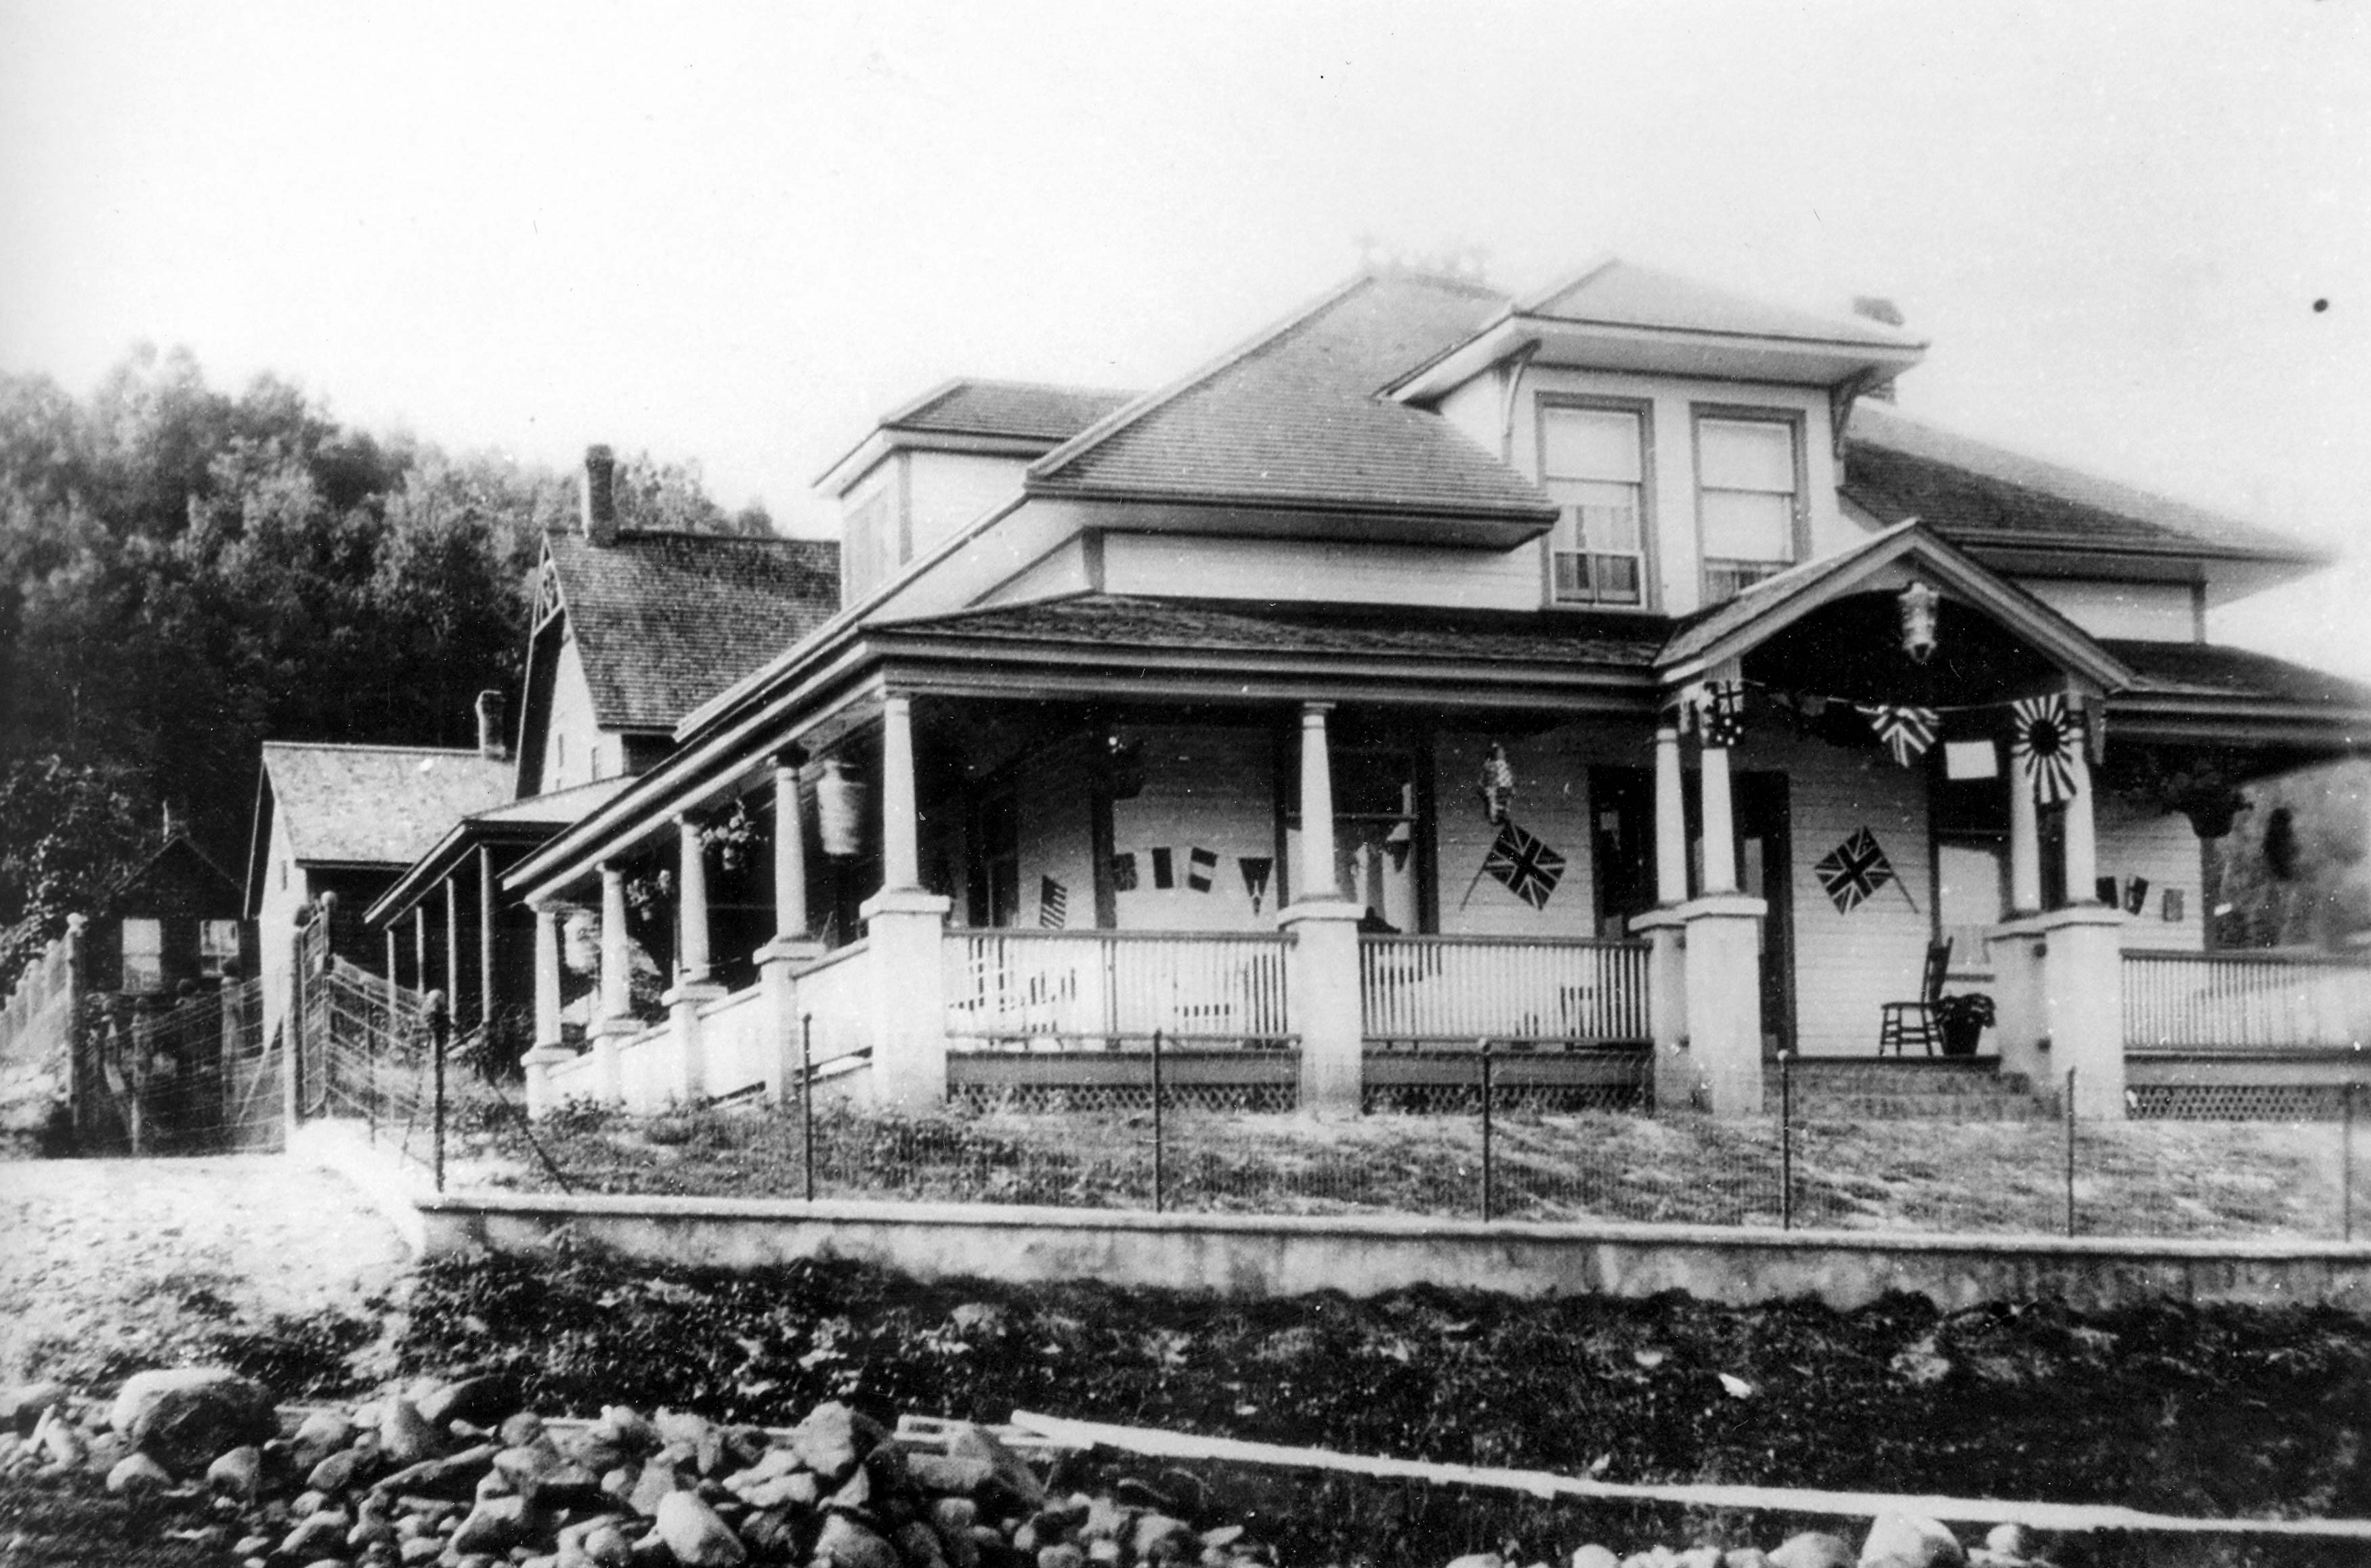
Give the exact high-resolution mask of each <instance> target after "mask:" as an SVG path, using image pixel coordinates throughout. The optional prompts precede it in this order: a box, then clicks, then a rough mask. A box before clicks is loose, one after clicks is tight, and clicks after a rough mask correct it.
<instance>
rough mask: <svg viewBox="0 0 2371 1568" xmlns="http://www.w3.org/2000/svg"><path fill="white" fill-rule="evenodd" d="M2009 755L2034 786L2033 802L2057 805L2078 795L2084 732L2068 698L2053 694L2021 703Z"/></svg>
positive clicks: (2014, 709) (2016, 713) (2018, 707)
mask: <svg viewBox="0 0 2371 1568" xmlns="http://www.w3.org/2000/svg"><path fill="white" fill-rule="evenodd" d="M2012 711H2013V712H2014V713H2015V715H2016V718H2015V720H2014V724H2015V728H2014V730H2013V731H2012V732H2011V733H2010V735H2009V742H2008V749H2009V755H2012V756H2014V757H2016V758H2017V764H2018V769H2019V770H2020V771H2022V772H2023V773H2024V775H2025V777H2026V778H2027V780H2028V781H2029V782H2030V783H2031V784H2032V785H2033V802H2034V804H2036V805H2038V806H2054V805H2057V804H2058V803H2059V802H2060V801H2071V800H2073V799H2074V798H2075V745H2076V738H2077V736H2078V735H2079V733H2080V731H2079V729H2078V728H2077V725H2076V719H2075V716H2074V715H2073V714H2071V713H2069V712H2067V710H2066V699H2065V698H2064V697H2061V696H2059V695H2057V694H2056V693H2054V692H2053V694H2051V695H2050V696H2048V697H2029V698H2022V699H2021V700H2019V701H2018V702H2017V703H2016V704H2015V705H2014V707H2013V709H2012Z"/></svg>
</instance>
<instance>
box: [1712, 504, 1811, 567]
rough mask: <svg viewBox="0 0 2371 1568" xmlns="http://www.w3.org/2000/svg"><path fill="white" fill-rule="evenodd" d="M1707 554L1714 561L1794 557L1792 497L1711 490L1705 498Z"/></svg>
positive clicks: (1793, 506)
mask: <svg viewBox="0 0 2371 1568" xmlns="http://www.w3.org/2000/svg"><path fill="white" fill-rule="evenodd" d="M1704 553H1705V556H1706V559H1711V560H1792V559H1794V556H1795V503H1794V498H1793V497H1792V496H1785V495H1757V494H1752V493H1747V492H1742V491H1738V490H1708V491H1706V493H1705V497H1704Z"/></svg>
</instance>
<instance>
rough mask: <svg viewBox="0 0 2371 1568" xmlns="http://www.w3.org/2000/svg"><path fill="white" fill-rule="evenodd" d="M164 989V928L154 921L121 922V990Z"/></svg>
mask: <svg viewBox="0 0 2371 1568" xmlns="http://www.w3.org/2000/svg"><path fill="white" fill-rule="evenodd" d="M164 988H165V928H164V926H163V924H162V923H160V922H158V921H156V920H126V921H125V922H123V989H125V990H127V991H161V990H163V989H164Z"/></svg>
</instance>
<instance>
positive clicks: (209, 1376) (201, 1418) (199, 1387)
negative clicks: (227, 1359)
mask: <svg viewBox="0 0 2371 1568" xmlns="http://www.w3.org/2000/svg"><path fill="white" fill-rule="evenodd" d="M108 1419H109V1422H110V1424H112V1425H113V1426H114V1428H115V1429H116V1430H117V1431H118V1432H121V1433H122V1434H123V1435H124V1436H125V1437H126V1438H128V1439H129V1440H130V1441H131V1443H132V1445H133V1447H136V1448H138V1449H139V1450H140V1451H141V1452H142V1453H145V1454H146V1455H147V1456H148V1457H149V1458H152V1459H155V1460H156V1462H157V1463H158V1464H160V1465H163V1466H164V1467H165V1468H166V1469H167V1470H170V1471H172V1472H173V1473H174V1474H175V1475H177V1476H197V1475H202V1474H204V1473H205V1470H206V1467H207V1466H208V1465H210V1464H212V1463H214V1460H215V1458H218V1457H219V1456H220V1455H222V1454H223V1453H224V1452H226V1450H228V1449H232V1448H236V1447H240V1446H242V1445H244V1444H249V1443H263V1442H267V1441H269V1440H270V1439H272V1438H273V1437H276V1436H278V1435H280V1425H279V1423H278V1421H277V1420H275V1419H274V1417H273V1415H272V1396H271V1395H270V1394H269V1393H267V1392H265V1391H264V1389H263V1386H262V1385H261V1384H260V1383H258V1382H256V1381H254V1380H253V1379H252V1378H242V1377H240V1376H239V1375H238V1374H237V1373H236V1372H233V1371H231V1370H229V1369H228V1368H227V1367H222V1366H186V1367H179V1368H176V1369H174V1370H171V1371H165V1372H142V1373H140V1374H138V1375H137V1376H135V1377H133V1378H129V1379H127V1380H126V1381H125V1383H124V1385H123V1388H122V1390H121V1392H119V1393H118V1394H117V1395H116V1396H115V1408H114V1410H113V1411H112V1412H110V1415H109V1417H108Z"/></svg>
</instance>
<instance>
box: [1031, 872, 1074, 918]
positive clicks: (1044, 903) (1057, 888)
mask: <svg viewBox="0 0 2371 1568" xmlns="http://www.w3.org/2000/svg"><path fill="white" fill-rule="evenodd" d="M1037 924H1038V925H1040V926H1042V927H1044V928H1046V929H1047V930H1049V931H1058V930H1060V929H1061V928H1063V927H1064V926H1067V925H1069V924H1070V889H1068V888H1066V887H1064V886H1063V885H1062V884H1061V883H1060V882H1056V881H1055V880H1054V879H1053V878H1052V877H1042V878H1040V879H1039V880H1038V882H1037Z"/></svg>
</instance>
